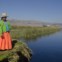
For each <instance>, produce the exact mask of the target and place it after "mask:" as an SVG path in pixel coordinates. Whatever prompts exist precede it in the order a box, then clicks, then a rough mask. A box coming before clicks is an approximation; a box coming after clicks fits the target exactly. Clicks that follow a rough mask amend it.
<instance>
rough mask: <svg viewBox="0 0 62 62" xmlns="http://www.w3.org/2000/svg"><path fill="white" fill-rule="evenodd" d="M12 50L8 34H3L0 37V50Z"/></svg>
mask: <svg viewBox="0 0 62 62" xmlns="http://www.w3.org/2000/svg"><path fill="white" fill-rule="evenodd" d="M9 49H12V40H11V36H10V33H9V32H5V33H3V36H2V37H0V50H9Z"/></svg>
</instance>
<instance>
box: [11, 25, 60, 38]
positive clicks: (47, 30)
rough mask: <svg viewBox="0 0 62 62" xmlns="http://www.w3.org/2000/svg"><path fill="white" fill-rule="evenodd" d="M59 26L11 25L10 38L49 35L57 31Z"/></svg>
mask: <svg viewBox="0 0 62 62" xmlns="http://www.w3.org/2000/svg"><path fill="white" fill-rule="evenodd" d="M59 30H60V29H59V27H55V26H50V27H31V26H13V27H12V30H11V36H12V38H14V39H15V38H24V39H35V38H37V37H40V36H45V35H49V34H52V33H55V32H57V31H59Z"/></svg>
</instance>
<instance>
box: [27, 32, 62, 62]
mask: <svg viewBox="0 0 62 62" xmlns="http://www.w3.org/2000/svg"><path fill="white" fill-rule="evenodd" d="M27 44H28V46H29V47H30V48H31V49H32V51H33V56H32V60H31V62H62V31H60V32H56V33H55V34H52V35H49V36H45V37H40V38H37V39H36V40H31V41H30V42H27Z"/></svg>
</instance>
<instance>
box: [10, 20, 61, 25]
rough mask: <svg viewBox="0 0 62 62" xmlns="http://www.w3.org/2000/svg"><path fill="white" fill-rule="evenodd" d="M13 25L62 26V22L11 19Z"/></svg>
mask: <svg viewBox="0 0 62 62" xmlns="http://www.w3.org/2000/svg"><path fill="white" fill-rule="evenodd" d="M10 22H11V24H12V25H17V26H43V25H59V26H62V23H47V22H41V21H33V20H32V21H31V20H30V21H29V20H10Z"/></svg>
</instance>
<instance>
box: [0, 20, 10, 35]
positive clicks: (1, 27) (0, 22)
mask: <svg viewBox="0 0 62 62" xmlns="http://www.w3.org/2000/svg"><path fill="white" fill-rule="evenodd" d="M7 23H8V27H9V29H11V25H10V22H9V21H7ZM3 32H6V25H5V24H4V21H3V20H0V36H2V33H3Z"/></svg>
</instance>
